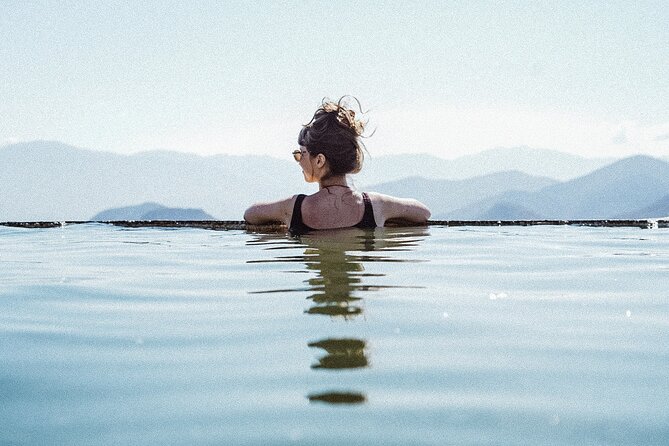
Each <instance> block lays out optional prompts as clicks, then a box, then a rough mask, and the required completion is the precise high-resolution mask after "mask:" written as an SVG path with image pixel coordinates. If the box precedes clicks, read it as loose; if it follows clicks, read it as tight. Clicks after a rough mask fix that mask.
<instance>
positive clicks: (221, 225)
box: [0, 218, 669, 231]
mask: <svg viewBox="0 0 669 446" xmlns="http://www.w3.org/2000/svg"><path fill="white" fill-rule="evenodd" d="M95 223H97V224H108V225H113V226H123V227H128V228H202V229H214V230H259V231H285V229H286V227H285V226H284V225H277V224H270V225H250V224H247V223H246V222H244V221H241V220H111V221H6V222H0V226H9V227H17V228H29V229H30V228H38V229H39V228H59V227H62V226H67V225H80V224H95ZM427 225H428V226H593V227H607V228H608V227H636V228H642V229H657V228H669V218H662V219H652V218H649V219H640V220H613V219H607V220H429V221H428V222H427Z"/></svg>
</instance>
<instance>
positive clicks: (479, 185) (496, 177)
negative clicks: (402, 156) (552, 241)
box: [369, 171, 556, 216]
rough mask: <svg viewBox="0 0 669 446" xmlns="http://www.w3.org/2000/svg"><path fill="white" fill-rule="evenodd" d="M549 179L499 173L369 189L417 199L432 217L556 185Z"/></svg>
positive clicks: (416, 180) (400, 182) (413, 180)
mask: <svg viewBox="0 0 669 446" xmlns="http://www.w3.org/2000/svg"><path fill="white" fill-rule="evenodd" d="M555 183H556V181H555V180H552V179H550V178H543V177H534V176H530V175H527V174H524V173H522V172H516V171H510V172H499V173H493V174H489V175H484V176H480V177H474V178H470V179H467V180H459V181H449V180H430V179H426V178H420V177H412V178H405V179H403V180H398V181H393V182H390V183H382V184H377V185H375V186H371V187H370V188H369V190H372V191H374V192H380V193H383V194H388V195H394V196H398V197H411V198H416V199H418V200H420V201H422V202H423V203H425V205H427V207H429V208H430V209H431V210H432V214H433V216H437V215H438V214H443V213H445V212H448V211H452V210H455V209H459V208H461V207H465V206H468V205H470V204H471V203H474V202H476V201H479V200H482V199H485V198H487V197H492V196H497V195H499V194H500V193H502V192H506V191H511V190H520V191H526V192H532V191H537V190H540V189H542V188H544V187H546V186H549V185H552V184H555Z"/></svg>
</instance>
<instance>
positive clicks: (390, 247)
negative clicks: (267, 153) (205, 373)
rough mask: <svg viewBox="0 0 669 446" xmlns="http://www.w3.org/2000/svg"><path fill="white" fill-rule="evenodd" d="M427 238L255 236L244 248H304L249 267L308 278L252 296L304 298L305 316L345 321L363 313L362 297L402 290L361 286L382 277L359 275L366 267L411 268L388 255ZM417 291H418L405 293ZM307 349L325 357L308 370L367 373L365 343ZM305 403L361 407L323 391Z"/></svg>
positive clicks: (356, 232) (406, 233) (354, 233)
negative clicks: (291, 266)
mask: <svg viewBox="0 0 669 446" xmlns="http://www.w3.org/2000/svg"><path fill="white" fill-rule="evenodd" d="M427 235H428V230H427V228H396V229H377V230H374V231H366V230H360V229H345V230H337V231H319V232H316V233H312V234H309V235H306V236H303V237H301V238H300V239H299V240H295V239H287V238H285V237H283V238H278V237H277V235H276V234H264V235H263V234H260V235H258V236H257V239H256V240H254V241H252V242H249V244H253V245H267V250H277V251H282V250H286V249H290V250H295V248H296V247H300V248H302V247H303V248H304V252H303V254H302V255H288V256H281V255H277V256H274V258H272V259H270V260H251V261H249V263H270V262H271V263H274V262H282V263H300V264H302V263H303V264H304V265H305V267H306V271H305V270H304V269H301V270H299V271H290V272H298V273H305V272H306V273H313V275H312V276H311V277H309V278H308V279H306V280H304V281H303V282H302V283H303V284H304V285H306V286H302V287H295V288H291V289H283V290H266V291H255V292H253V293H254V294H257V293H278V292H291V291H292V292H300V291H308V292H310V294H309V296H308V297H307V298H308V299H309V300H310V301H311V302H312V305H311V306H310V307H309V308H308V309H307V310H305V313H307V314H315V315H327V316H330V317H332V318H336V319H344V320H346V319H350V318H352V317H357V316H358V315H360V314H362V313H363V306H362V304H361V302H362V295H361V293H362V292H369V291H379V290H382V289H387V288H407V287H406V286H404V287H399V286H392V285H374V284H369V283H364V282H367V281H369V280H370V279H373V278H380V277H385V274H370V273H367V272H365V267H364V264H365V263H368V262H409V261H411V262H416V261H417V260H408V259H406V258H402V257H400V256H399V255H398V254H394V253H397V252H401V251H412V250H413V249H414V248H415V247H416V246H417V244H418V243H419V242H420V241H421V240H422V239H423V238H424V237H425V236H427ZM409 288H418V287H409ZM308 346H309V347H313V348H320V349H322V350H324V351H325V352H326V355H325V356H323V357H321V358H319V359H318V362H317V363H315V364H312V365H311V368H312V369H323V370H329V371H336V370H346V369H349V370H352V369H364V368H367V367H369V361H368V359H367V356H366V352H365V349H366V347H367V342H366V341H364V340H362V339H358V338H355V337H350V338H325V339H323V340H320V341H317V342H311V343H309V344H308ZM308 399H309V401H311V402H324V403H329V404H361V403H364V402H366V400H367V397H366V395H365V394H364V393H361V392H357V391H349V390H346V391H328V392H323V393H317V394H311V395H309V396H308Z"/></svg>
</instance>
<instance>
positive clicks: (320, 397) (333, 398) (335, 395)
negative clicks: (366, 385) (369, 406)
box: [307, 392, 367, 404]
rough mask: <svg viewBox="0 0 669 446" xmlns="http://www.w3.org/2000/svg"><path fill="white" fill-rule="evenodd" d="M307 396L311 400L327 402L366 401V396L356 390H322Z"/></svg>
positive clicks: (357, 402) (347, 402)
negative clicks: (322, 391)
mask: <svg viewBox="0 0 669 446" xmlns="http://www.w3.org/2000/svg"><path fill="white" fill-rule="evenodd" d="M307 398H309V401H311V402H321V403H329V404H360V403H364V402H365V401H367V397H366V396H365V395H364V394H362V393H357V392H324V393H312V394H311V395H309V396H308V397H307Z"/></svg>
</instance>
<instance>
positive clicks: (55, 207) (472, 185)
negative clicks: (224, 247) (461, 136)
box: [0, 141, 669, 221]
mask: <svg viewBox="0 0 669 446" xmlns="http://www.w3.org/2000/svg"><path fill="white" fill-rule="evenodd" d="M514 157H515V158H514ZM601 162H602V160H586V159H585V158H579V157H574V156H572V155H564V154H560V153H558V152H552V151H537V150H532V149H527V148H515V149H498V150H494V151H486V152H482V153H480V154H477V155H473V156H471V157H462V158H458V159H455V160H444V159H441V158H437V157H431V156H428V155H398V156H391V157H382V156H380V157H371V156H370V157H368V158H367V160H366V165H365V167H364V168H363V172H366V174H361V175H358V176H353V181H354V184H358V185H359V186H360V187H359V189H361V190H376V191H379V192H384V193H388V194H391V195H398V196H403V197H415V198H417V199H419V200H421V201H423V202H425V203H426V204H428V205H429V206H430V208H431V209H432V215H433V218H435V219H437V218H438V219H442V218H455V219H461V218H467V217H469V218H483V217H485V218H487V219H488V218H489V219H495V218H497V219H500V218H504V219H506V217H516V218H520V216H526V218H536V217H537V216H539V217H542V218H614V217H615V216H618V215H623V214H626V213H635V212H637V211H639V212H640V211H642V210H644V209H645V208H646V207H648V206H651V205H653V203H655V202H656V201H658V200H660V199H661V198H662V197H664V196H665V195H667V191H669V188H668V187H667V186H668V181H669V171H668V170H667V163H666V162H664V161H661V160H656V159H653V158H650V157H644V156H637V157H632V158H627V159H624V160H620V161H617V162H615V163H612V164H610V165H607V166H604V167H601V168H598V169H597V170H594V171H591V170H592V168H593V165H596V164H598V163H601ZM570 163H571V164H570ZM509 165H511V166H516V165H517V166H518V168H517V169H516V168H515V167H514V169H511V170H510V169H507V168H505V167H506V166H509ZM0 166H2V168H3V171H2V175H0V221H10V220H16V221H31V220H32V221H36V220H86V219H89V218H90V216H91V215H94V214H96V213H98V212H99V211H100V209H112V208H122V207H127V206H131V205H134V204H136V203H161V204H162V205H163V206H165V207H167V208H185V209H193V208H195V209H202V210H203V212H205V210H206V213H207V215H211V216H212V217H214V218H220V219H226V220H237V219H241V218H242V214H243V211H244V209H245V208H246V207H248V206H249V205H250V204H252V203H254V202H259V201H269V200H277V199H281V198H286V197H290V196H291V195H294V194H297V193H312V192H315V191H316V190H317V186H316V185H314V184H307V183H305V182H304V179H303V175H302V172H301V170H300V168H299V166H298V165H297V164H296V163H295V162H294V161H293V160H292V159H291V158H290V157H289V156H286V159H276V158H272V157H267V156H251V155H243V156H233V155H215V156H206V157H205V156H198V155H192V154H185V153H178V152H165V151H152V152H144V153H138V154H135V155H118V154H113V153H107V152H97V151H92V150H84V149H79V148H76V147H72V146H68V145H66V144H62V143H58V142H50V141H34V142H28V143H20V144H12V145H8V146H4V147H2V148H0ZM489 169H496V170H497V171H496V172H493V173H487V170H489ZM551 169H553V170H552V171H551ZM589 169H590V170H589ZM527 170H529V171H530V173H528V172H527ZM579 170H580V171H584V170H585V171H587V172H588V173H587V174H586V175H583V176H580V177H578V178H574V179H570V180H569V181H565V182H562V183H559V182H556V181H555V180H552V179H551V178H553V177H560V176H563V175H566V174H567V173H566V172H572V173H574V172H576V171H579ZM545 171H550V172H548V173H546V174H545V175H544V174H543V173H542V172H545ZM364 175H367V176H366V177H365V176H364ZM431 176H434V177H432V178H430V177H431ZM463 177H467V178H466V179H462V178H463ZM373 178H378V179H379V180H378V181H376V182H375V183H372V182H370V181H369V180H370V179H373ZM458 178H459V179H458ZM372 184H376V185H375V186H372ZM147 212H148V211H147ZM658 212H659V211H658ZM144 215H145V213H144V214H142V216H144ZM528 216H529V217H528ZM643 216H644V217H645V216H646V215H643ZM135 218H138V217H135ZM152 218H154V219H156V218H158V217H156V216H152Z"/></svg>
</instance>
